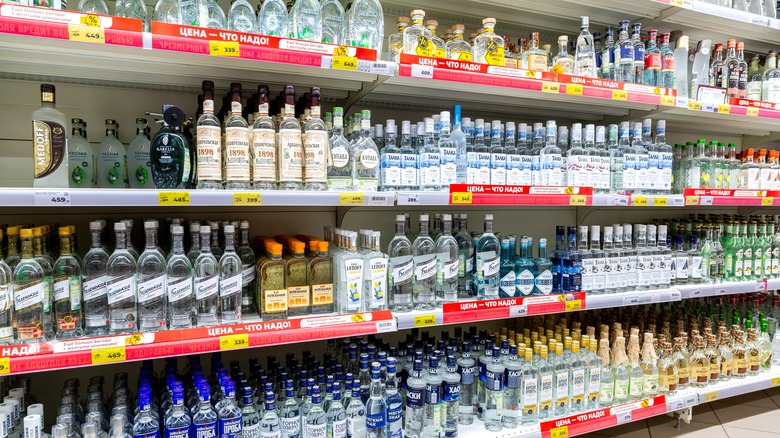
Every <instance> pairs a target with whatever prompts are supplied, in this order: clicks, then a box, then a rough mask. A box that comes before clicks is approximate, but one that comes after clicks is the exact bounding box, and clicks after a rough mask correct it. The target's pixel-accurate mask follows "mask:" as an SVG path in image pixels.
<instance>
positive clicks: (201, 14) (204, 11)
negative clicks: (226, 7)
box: [179, 0, 209, 27]
mask: <svg viewBox="0 0 780 438" xmlns="http://www.w3.org/2000/svg"><path fill="white" fill-rule="evenodd" d="M179 8H180V9H181V20H182V22H181V24H185V25H187V26H200V27H208V22H209V16H208V1H206V0H185V1H182V2H180V4H179Z"/></svg>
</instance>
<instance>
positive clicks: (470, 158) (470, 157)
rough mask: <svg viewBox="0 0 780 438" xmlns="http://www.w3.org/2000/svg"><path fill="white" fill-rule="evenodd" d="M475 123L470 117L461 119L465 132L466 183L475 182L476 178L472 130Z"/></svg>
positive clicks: (475, 152) (475, 154)
mask: <svg viewBox="0 0 780 438" xmlns="http://www.w3.org/2000/svg"><path fill="white" fill-rule="evenodd" d="M475 126H476V123H475V122H472V121H471V119H470V118H468V117H465V118H464V119H463V128H464V130H465V134H466V181H465V183H467V184H475V181H476V180H477V168H478V167H479V166H478V165H477V150H476V148H475V147H474V131H475V130H476V128H475Z"/></svg>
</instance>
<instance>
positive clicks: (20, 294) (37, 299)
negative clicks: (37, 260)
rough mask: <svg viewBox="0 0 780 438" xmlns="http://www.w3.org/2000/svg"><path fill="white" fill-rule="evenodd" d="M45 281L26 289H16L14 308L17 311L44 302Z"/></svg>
mask: <svg viewBox="0 0 780 438" xmlns="http://www.w3.org/2000/svg"><path fill="white" fill-rule="evenodd" d="M43 288H44V284H43V282H41V283H38V284H36V285H34V286H30V287H26V288H24V289H17V290H14V310H16V311H17V312H18V311H20V310H24V309H26V308H28V307H30V306H34V305H36V304H38V303H42V302H43V298H44V295H43Z"/></svg>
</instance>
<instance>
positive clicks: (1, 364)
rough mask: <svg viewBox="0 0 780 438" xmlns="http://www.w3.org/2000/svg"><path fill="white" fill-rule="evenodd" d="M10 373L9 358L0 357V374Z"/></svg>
mask: <svg viewBox="0 0 780 438" xmlns="http://www.w3.org/2000/svg"><path fill="white" fill-rule="evenodd" d="M10 373H11V358H10V357H0V375H1V374H10Z"/></svg>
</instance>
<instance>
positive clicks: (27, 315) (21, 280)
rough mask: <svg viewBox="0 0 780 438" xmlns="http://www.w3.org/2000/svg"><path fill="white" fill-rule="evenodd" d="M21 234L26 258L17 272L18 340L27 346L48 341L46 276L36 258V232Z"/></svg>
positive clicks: (27, 231)
mask: <svg viewBox="0 0 780 438" xmlns="http://www.w3.org/2000/svg"><path fill="white" fill-rule="evenodd" d="M19 234H20V237H21V242H22V253H21V254H22V255H21V259H20V261H19V263H18V264H17V265H16V267H15V268H14V271H13V291H14V310H15V317H16V321H17V323H16V326H17V335H16V339H17V340H18V341H21V342H25V343H31V342H41V341H46V334H45V331H44V327H45V324H44V318H45V312H44V308H45V306H44V304H45V298H46V297H45V293H44V292H45V284H44V283H45V279H44V277H45V272H44V269H43V267H42V266H41V264H40V262H39V260H38V259H36V258H35V257H34V255H33V230H31V229H27V228H25V229H22V230H21V231H20V233H19Z"/></svg>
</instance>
